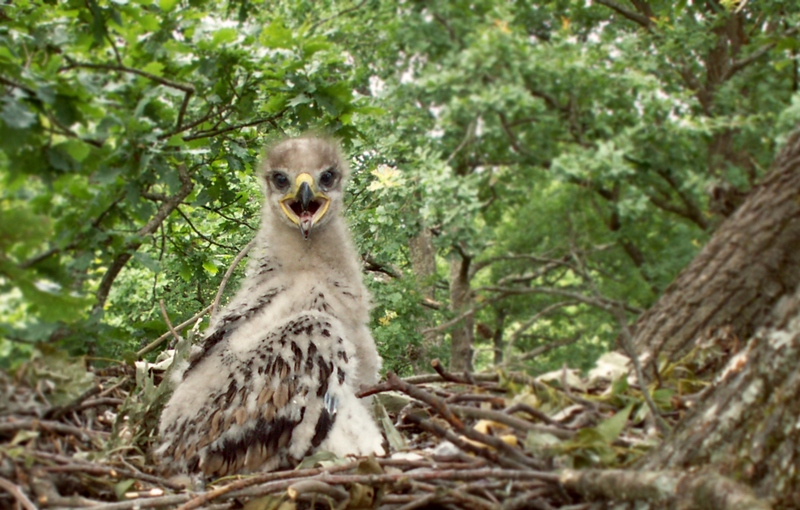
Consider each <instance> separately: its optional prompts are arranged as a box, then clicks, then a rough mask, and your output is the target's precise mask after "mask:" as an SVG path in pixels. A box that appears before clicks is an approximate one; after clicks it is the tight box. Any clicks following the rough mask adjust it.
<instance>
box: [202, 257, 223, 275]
mask: <svg viewBox="0 0 800 510" xmlns="http://www.w3.org/2000/svg"><path fill="white" fill-rule="evenodd" d="M203 269H205V270H206V272H207V273H208V274H210V275H211V276H214V275H215V274H217V273H218V272H219V267H218V266H217V263H216V261H214V260H210V259H209V260H206V261H205V262H203Z"/></svg>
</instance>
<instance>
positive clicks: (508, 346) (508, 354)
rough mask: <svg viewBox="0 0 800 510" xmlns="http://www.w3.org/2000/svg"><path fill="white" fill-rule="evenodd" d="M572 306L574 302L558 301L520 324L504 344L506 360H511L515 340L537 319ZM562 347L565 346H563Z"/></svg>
mask: <svg viewBox="0 0 800 510" xmlns="http://www.w3.org/2000/svg"><path fill="white" fill-rule="evenodd" d="M573 304H575V302H574V301H572V300H568V301H559V302H558V303H553V304H552V305H549V306H546V307H545V308H544V309H543V310H540V311H539V312H537V313H536V314H534V316H533V317H531V318H530V319H528V320H527V321H525V322H524V323H523V324H522V325H521V326H520V327H519V328H518V329H517V330H516V331H515V332H514V333H513V334H512V335H511V336H510V337H509V338H508V341H507V342H506V349H505V350H506V359H509V360H510V359H511V358H512V356H511V350H512V349H513V348H514V342H516V341H517V339H519V337H520V336H521V335H522V334H523V333H525V331H527V330H528V329H529V328H530V327H531V326H533V325H534V324H536V323H537V322H538V321H539V319H541V318H542V317H545V316H547V315H550V314H551V313H552V312H554V311H556V310H558V309H559V308H563V307H565V306H569V305H573ZM563 345H565V344H563ZM546 350H549V349H545V351H546ZM545 351H542V352H545ZM539 354H541V353H539ZM526 356H527V354H526ZM536 356H538V354H536ZM528 359H530V358H528ZM506 363H508V362H506Z"/></svg>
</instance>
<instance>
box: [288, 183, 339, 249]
mask: <svg viewBox="0 0 800 510" xmlns="http://www.w3.org/2000/svg"><path fill="white" fill-rule="evenodd" d="M330 203H331V200H330V199H329V198H328V197H327V195H325V193H323V192H322V191H320V190H319V189H317V187H316V185H315V184H314V178H313V177H311V175H310V174H307V173H302V174H300V175H298V176H297V178H296V179H295V181H294V185H293V186H292V189H291V190H290V191H289V193H287V194H286V196H285V197H283V198H282V199H281V209H283V213H284V214H285V215H286V217H287V218H289V219H290V220H291V221H292V223H294V224H295V225H297V226H298V227H300V233H301V234H303V238H304V239H308V236H309V234H311V229H312V228H313V227H314V225H316V224H317V223H319V221H320V220H321V219H322V217H323V216H325V213H326V212H328V206H329V205H330Z"/></svg>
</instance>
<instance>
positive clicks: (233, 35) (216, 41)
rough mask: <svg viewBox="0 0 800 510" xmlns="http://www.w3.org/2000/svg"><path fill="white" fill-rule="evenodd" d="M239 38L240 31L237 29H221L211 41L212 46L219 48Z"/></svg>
mask: <svg viewBox="0 0 800 510" xmlns="http://www.w3.org/2000/svg"><path fill="white" fill-rule="evenodd" d="M238 37H239V31H238V30H236V29H235V28H221V29H219V30H217V31H216V33H214V38H213V39H212V40H211V44H213V45H214V46H219V45H221V44H226V43H230V42H233V41H235V40H236V39H237V38H238Z"/></svg>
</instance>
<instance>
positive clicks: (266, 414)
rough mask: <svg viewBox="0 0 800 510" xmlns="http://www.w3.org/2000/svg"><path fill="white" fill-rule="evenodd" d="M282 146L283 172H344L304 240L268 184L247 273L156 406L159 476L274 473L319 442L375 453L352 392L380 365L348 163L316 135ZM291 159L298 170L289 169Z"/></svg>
mask: <svg viewBox="0 0 800 510" xmlns="http://www.w3.org/2000/svg"><path fill="white" fill-rule="evenodd" d="M287 144H289V148H288V149H287V148H286V145H287ZM281 149H283V152H282V153H281V158H280V160H279V161H280V162H281V163H282V166H281V168H282V171H285V172H286V173H287V174H289V176H290V178H293V177H294V176H295V175H297V174H298V173H299V172H301V171H302V172H308V173H309V174H310V175H311V176H312V177H314V178H315V179H316V178H317V176H318V175H319V174H320V173H321V172H324V171H325V170H326V169H330V168H338V169H341V170H340V171H341V173H342V174H341V177H340V180H339V182H338V185H337V187H336V188H333V187H331V188H330V189H325V191H326V192H327V196H329V197H330V200H331V204H330V210H329V211H328V213H327V214H328V215H329V217H328V218H326V221H325V222H324V223H320V225H319V226H318V227H316V226H315V227H314V228H313V229H312V230H311V233H310V236H309V239H308V240H305V239H304V238H303V236H302V235H300V232H298V230H297V229H295V228H294V227H293V225H292V224H290V223H289V222H287V221H284V219H282V218H279V217H276V216H277V215H278V213H279V209H278V208H276V207H275V202H276V201H277V200H278V199H279V198H280V196H281V195H280V194H278V193H276V192H275V190H272V189H270V186H269V184H267V186H266V192H265V193H266V205H265V207H264V209H263V216H262V227H261V230H260V232H259V234H258V236H257V241H256V245H255V247H254V250H253V251H252V252H251V256H250V262H249V264H248V271H247V275H246V277H245V280H244V282H243V284H242V286H241V288H240V289H239V291H238V293H237V294H236V296H234V298H233V299H232V300H231V303H230V304H229V305H228V306H227V307H226V308H225V309H224V310H222V311H221V312H220V313H219V314H217V315H216V316H215V317H214V319H213V321H212V324H211V326H210V327H209V329H208V330H207V332H206V336H205V340H204V343H203V345H202V347H201V349H200V350H199V352H198V353H197V354H196V355H195V356H194V358H193V359H192V360H191V362H190V363H189V365H188V367H187V369H186V371H185V372H184V374H181V375H179V376H178V378H177V379H178V381H177V386H176V388H175V392H174V393H173V395H172V397H171V399H170V401H169V402H168V404H167V406H166V408H165V409H164V412H163V413H162V416H161V422H160V426H159V432H160V434H161V441H162V442H161V445H160V446H159V448H158V449H157V450H156V457H157V458H158V460H159V461H160V463H161V465H162V468H163V470H164V471H165V472H167V473H176V474H177V473H199V472H202V473H204V474H206V475H209V476H224V475H227V474H233V473H241V472H252V471H263V470H272V469H276V468H279V467H290V466H293V465H295V464H297V462H299V461H300V460H301V459H302V458H303V457H304V456H306V455H308V454H309V453H312V452H313V451H315V450H318V449H322V450H327V451H331V452H333V453H335V454H337V455H339V456H346V455H368V454H371V453H376V454H382V453H383V447H382V442H383V437H382V436H381V433H380V431H379V429H378V427H377V425H376V424H375V422H374V420H373V418H372V416H371V413H370V412H369V410H368V408H367V406H366V405H365V402H363V401H361V400H359V399H358V398H357V397H356V396H355V395H356V393H357V391H358V390H359V389H360V388H362V387H365V386H369V385H371V384H374V383H375V382H377V377H378V370H379V368H380V363H381V361H380V357H379V356H378V353H377V350H376V348H375V343H374V341H373V339H372V336H371V335H370V332H369V330H368V328H367V320H368V312H369V302H368V301H369V300H368V294H367V291H366V288H365V287H364V285H363V283H362V281H361V268H360V263H359V259H358V258H357V256H356V252H355V250H354V248H353V246H352V243H351V241H350V239H349V235H348V232H347V229H346V227H345V225H344V221H343V219H342V218H341V215H340V210H341V187H342V186H343V184H342V181H343V179H344V177H345V175H346V166H345V165H344V163H343V162H342V161H341V160H340V159H338V151H337V150H336V149H335V147H334V146H332V145H331V144H330V143H328V142H326V141H322V140H319V139H313V138H308V139H298V140H290V141H287V142H283V143H282V144H280V145H278V146H276V148H275V149H273V151H280V150H281ZM292 151H297V152H298V154H299V153H302V157H296V158H295V157H293V153H292ZM314 151H317V153H319V154H318V157H315V154H314ZM332 155H333V156H336V158H334V159H335V160H332ZM273 159H274V158H273ZM273 159H270V158H268V159H267V163H266V165H265V170H264V171H265V172H267V173H268V172H269V171H270V168H271V167H270V164H271V162H272V161H273ZM295 161H297V162H299V163H298V165H299V166H300V168H286V167H291V166H292V162H295ZM287 162H288V163H287Z"/></svg>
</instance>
